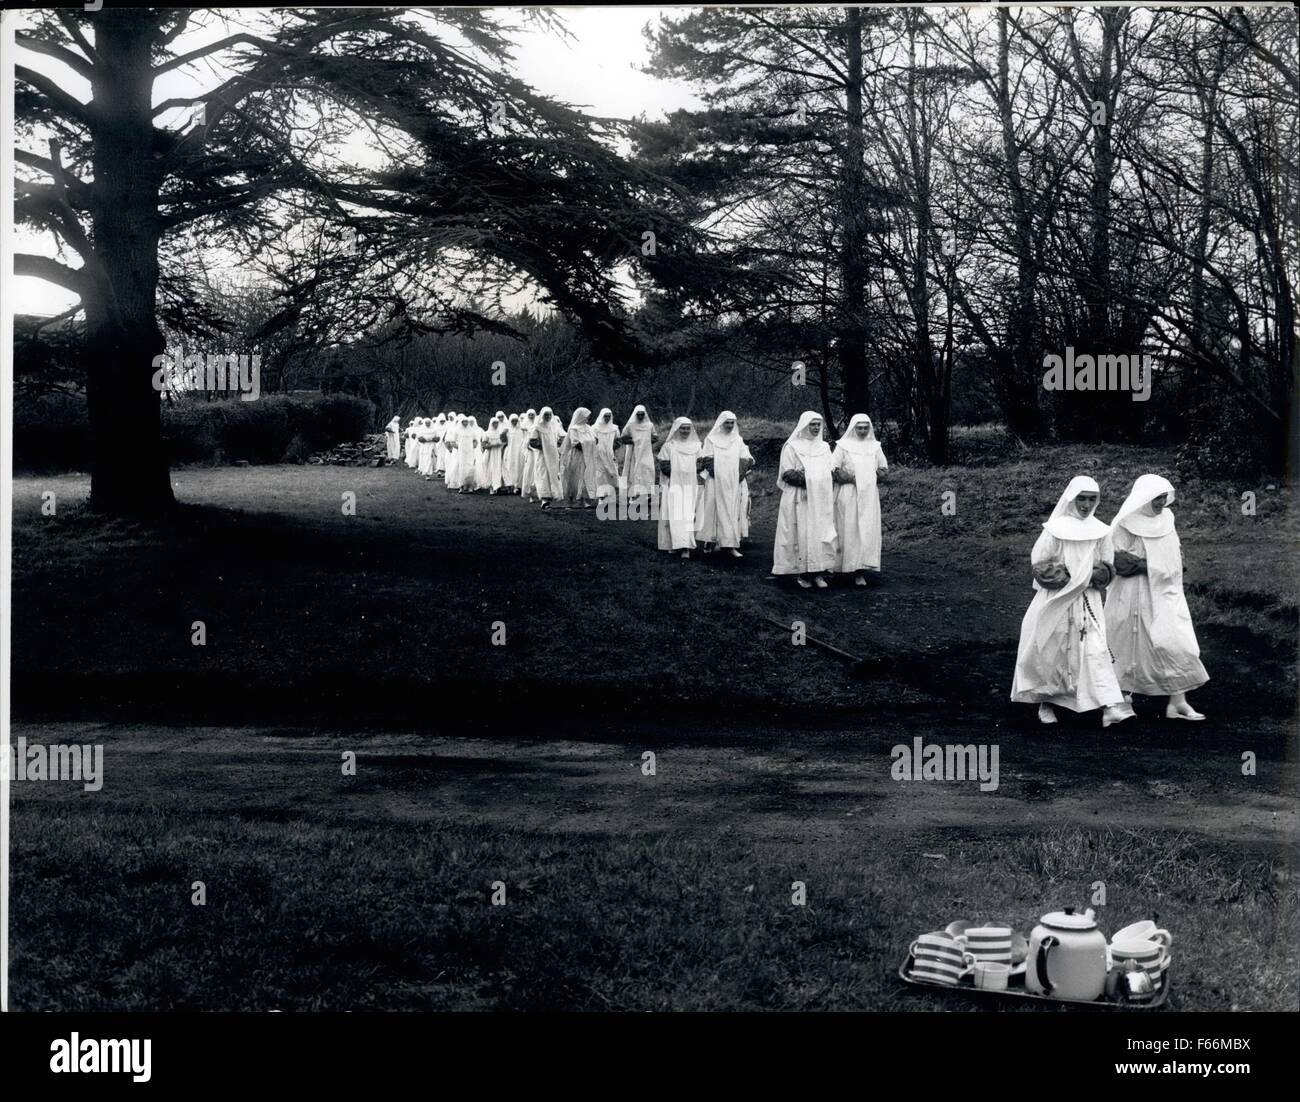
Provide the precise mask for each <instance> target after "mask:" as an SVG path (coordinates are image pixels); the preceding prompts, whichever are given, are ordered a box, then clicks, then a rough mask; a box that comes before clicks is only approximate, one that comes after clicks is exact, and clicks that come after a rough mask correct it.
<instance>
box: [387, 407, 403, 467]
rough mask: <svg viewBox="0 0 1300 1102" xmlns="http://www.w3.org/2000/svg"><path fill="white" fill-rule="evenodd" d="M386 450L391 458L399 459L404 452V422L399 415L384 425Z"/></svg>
mask: <svg viewBox="0 0 1300 1102" xmlns="http://www.w3.org/2000/svg"><path fill="white" fill-rule="evenodd" d="M384 451H385V452H386V453H387V455H388V458H389V459H397V458H399V457H400V456H401V454H402V422H401V420H400V419H399V418H397V417H394V418H393V419H392V420H391V421H389V422H388V424H387V425H386V426H385V427H384Z"/></svg>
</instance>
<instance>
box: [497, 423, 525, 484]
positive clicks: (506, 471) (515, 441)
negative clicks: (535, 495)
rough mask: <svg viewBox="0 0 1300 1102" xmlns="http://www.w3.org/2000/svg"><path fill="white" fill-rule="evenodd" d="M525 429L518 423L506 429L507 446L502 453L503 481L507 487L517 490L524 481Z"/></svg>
mask: <svg viewBox="0 0 1300 1102" xmlns="http://www.w3.org/2000/svg"><path fill="white" fill-rule="evenodd" d="M523 465H524V431H523V429H521V428H520V427H519V426H518V425H511V426H510V427H509V428H508V429H506V446H505V451H504V452H503V453H502V455H501V482H502V485H504V486H505V487H506V488H507V489H510V490H517V489H519V487H520V486H522V485H523V484H524V483H523Z"/></svg>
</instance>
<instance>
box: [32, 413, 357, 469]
mask: <svg viewBox="0 0 1300 1102" xmlns="http://www.w3.org/2000/svg"><path fill="white" fill-rule="evenodd" d="M374 419H375V407H374V406H373V404H372V403H370V402H368V401H366V400H365V399H363V398H356V397H353V396H351V395H344V394H320V395H312V396H310V397H298V396H294V397H288V396H283V395H267V396H265V397H262V398H259V399H258V400H257V401H254V402H243V401H239V400H237V399H231V400H222V401H215V402H209V401H204V400H202V399H181V400H179V401H176V402H173V403H169V404H168V405H165V406H164V407H163V411H162V432H163V442H164V444H165V445H166V448H167V456H168V461H169V463H171V464H172V465H173V466H178V465H181V464H186V463H194V464H202V465H208V466H220V465H222V464H226V463H235V462H240V461H246V462H248V463H301V462H302V461H303V460H305V459H306V458H307V457H308V456H309V455H312V454H313V453H315V452H319V451H325V450H326V449H328V448H332V447H334V446H335V445H337V444H343V443H351V442H353V441H356V440H360V439H361V438H362V437H364V436H365V435H366V434H367V433H368V432H370V431H371V427H372V425H373V423H374ZM14 468H15V470H30V471H68V470H72V471H84V470H89V469H90V423H89V420H88V418H87V414H86V403H85V400H84V399H82V398H80V397H74V396H67V395H61V394H60V395H46V396H43V397H41V398H35V399H32V398H28V399H24V400H20V401H16V402H15V404H14Z"/></svg>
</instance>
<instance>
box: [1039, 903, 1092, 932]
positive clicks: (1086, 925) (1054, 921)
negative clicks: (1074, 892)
mask: <svg viewBox="0 0 1300 1102" xmlns="http://www.w3.org/2000/svg"><path fill="white" fill-rule="evenodd" d="M1042 922H1043V925H1044V926H1051V927H1054V928H1055V929H1057V930H1095V929H1096V928H1097V922H1096V920H1095V919H1094V918H1093V912H1092V911H1091V910H1087V911H1084V912H1083V914H1079V913H1078V912H1076V911H1075V909H1074V908H1073V907H1066V908H1065V910H1063V911H1053V912H1052V913H1051V914H1046V915H1043V919H1042Z"/></svg>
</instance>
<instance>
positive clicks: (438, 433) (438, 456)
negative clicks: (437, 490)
mask: <svg viewBox="0 0 1300 1102" xmlns="http://www.w3.org/2000/svg"><path fill="white" fill-rule="evenodd" d="M446 440H447V415H446V414H445V413H440V414H438V418H437V420H436V421H434V423H433V473H434V474H435V475H437V476H438V477H439V478H445V477H446V474H447V443H446Z"/></svg>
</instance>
